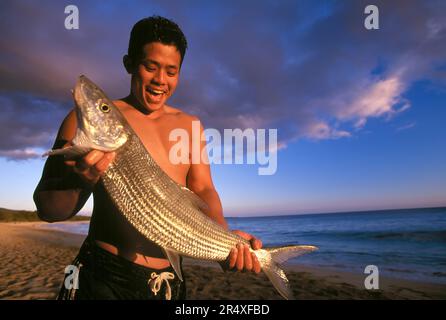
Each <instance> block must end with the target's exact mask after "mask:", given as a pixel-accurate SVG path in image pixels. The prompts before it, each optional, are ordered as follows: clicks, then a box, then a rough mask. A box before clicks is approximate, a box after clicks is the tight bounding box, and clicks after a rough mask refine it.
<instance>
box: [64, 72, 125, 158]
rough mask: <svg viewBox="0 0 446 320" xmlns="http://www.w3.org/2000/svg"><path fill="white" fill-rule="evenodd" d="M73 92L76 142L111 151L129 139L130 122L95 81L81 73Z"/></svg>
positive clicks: (91, 147) (80, 144)
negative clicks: (76, 126)
mask: <svg viewBox="0 0 446 320" xmlns="http://www.w3.org/2000/svg"><path fill="white" fill-rule="evenodd" d="M73 96H74V101H75V105H76V107H75V110H76V117H77V123H78V130H77V133H76V137H75V138H74V139H73V143H74V144H75V145H79V146H82V147H85V148H89V149H97V150H101V151H104V152H111V151H114V150H117V149H118V148H120V147H121V146H122V145H124V144H125V143H126V142H127V140H128V136H129V131H128V128H129V126H128V124H127V122H126V120H125V118H124V117H123V115H122V114H121V112H120V111H119V110H118V108H117V107H116V106H115V105H114V103H113V102H112V101H111V100H110V99H109V98H108V97H107V96H106V94H105V93H104V92H103V91H102V90H101V89H100V88H99V87H98V86H97V85H96V84H94V83H93V82H92V81H91V80H90V79H88V78H87V77H86V76H83V75H82V76H80V77H79V79H78V81H77V83H76V86H75V88H74V91H73Z"/></svg>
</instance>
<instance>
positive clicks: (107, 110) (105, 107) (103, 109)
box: [99, 103, 110, 113]
mask: <svg viewBox="0 0 446 320" xmlns="http://www.w3.org/2000/svg"><path fill="white" fill-rule="evenodd" d="M99 109H100V110H101V111H102V112H105V113H107V112H110V107H109V106H108V105H107V104H105V103H103V104H101V106H100V107H99Z"/></svg>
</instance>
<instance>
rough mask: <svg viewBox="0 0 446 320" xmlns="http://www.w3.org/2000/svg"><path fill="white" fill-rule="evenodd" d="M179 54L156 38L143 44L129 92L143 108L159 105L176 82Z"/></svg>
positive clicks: (171, 91) (164, 100) (152, 108)
mask: <svg viewBox="0 0 446 320" xmlns="http://www.w3.org/2000/svg"><path fill="white" fill-rule="evenodd" d="M180 62H181V55H180V52H179V51H178V50H177V48H176V47H175V46H173V45H165V44H162V43H160V42H152V43H148V44H146V45H145V46H144V47H143V58H142V59H141V60H140V61H138V62H137V63H138V65H137V67H136V69H135V72H134V73H133V74H132V83H131V91H132V95H133V96H134V97H135V98H136V99H137V100H138V102H139V103H140V104H141V106H143V107H144V108H145V109H147V110H149V111H155V110H158V109H159V108H161V107H162V106H163V105H164V104H165V102H166V101H167V99H168V98H169V97H170V96H171V95H172V94H173V92H174V91H175V88H176V86H177V83H178V77H179V72H180Z"/></svg>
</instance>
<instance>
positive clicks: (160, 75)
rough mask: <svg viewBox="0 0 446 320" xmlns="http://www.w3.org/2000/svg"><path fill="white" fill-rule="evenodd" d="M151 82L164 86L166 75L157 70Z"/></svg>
mask: <svg viewBox="0 0 446 320" xmlns="http://www.w3.org/2000/svg"><path fill="white" fill-rule="evenodd" d="M152 80H153V82H155V83H157V84H164V83H165V81H166V75H165V74H164V71H163V70H158V71H157V72H156V73H155V76H154V77H153V79H152Z"/></svg>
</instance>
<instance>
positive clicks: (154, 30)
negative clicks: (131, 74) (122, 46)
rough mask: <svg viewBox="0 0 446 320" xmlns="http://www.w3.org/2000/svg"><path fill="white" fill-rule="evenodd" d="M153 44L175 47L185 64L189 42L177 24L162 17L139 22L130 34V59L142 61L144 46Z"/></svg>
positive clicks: (152, 17)
mask: <svg viewBox="0 0 446 320" xmlns="http://www.w3.org/2000/svg"><path fill="white" fill-rule="evenodd" d="M151 42H161V43H162V44H165V45H174V46H175V47H176V48H177V49H178V51H179V52H180V55H181V63H183V59H184V55H185V54H186V49H187V41H186V37H185V36H184V34H183V31H181V29H180V27H179V26H178V25H177V24H176V23H175V22H173V21H171V20H169V19H166V18H163V17H160V16H151V17H148V18H144V19H142V20H139V21H138V22H137V23H136V24H135V25H134V26H133V28H132V32H131V33H130V41H129V49H128V55H129V57H130V58H131V59H132V60H133V61H137V60H139V59H141V57H142V54H143V47H144V45H146V44H147V43H151Z"/></svg>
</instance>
